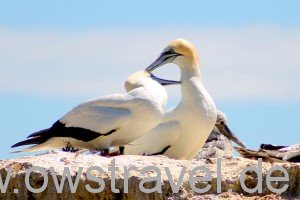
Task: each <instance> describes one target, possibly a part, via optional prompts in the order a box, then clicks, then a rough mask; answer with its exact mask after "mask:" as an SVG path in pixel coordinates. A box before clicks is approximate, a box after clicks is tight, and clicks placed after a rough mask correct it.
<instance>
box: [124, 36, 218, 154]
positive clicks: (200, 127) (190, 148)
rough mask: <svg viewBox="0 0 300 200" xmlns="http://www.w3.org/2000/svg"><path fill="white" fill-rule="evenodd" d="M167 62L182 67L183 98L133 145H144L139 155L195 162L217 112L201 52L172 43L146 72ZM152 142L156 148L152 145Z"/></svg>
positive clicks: (186, 44) (187, 44)
mask: <svg viewBox="0 0 300 200" xmlns="http://www.w3.org/2000/svg"><path fill="white" fill-rule="evenodd" d="M167 63H174V64H176V65H177V66H178V67H179V68H180V71H181V79H180V80H181V93H182V99H181V101H180V102H179V104H178V105H177V106H176V107H175V108H173V109H171V110H168V111H167V112H166V113H165V115H164V118H163V120H162V122H161V123H160V124H159V125H158V126H157V127H155V128H154V129H152V130H151V131H150V132H149V133H148V134H147V135H145V136H144V137H143V138H139V139H138V141H135V142H134V143H135V144H136V145H138V144H137V143H138V142H143V144H145V145H144V146H145V147H146V151H145V148H144V147H142V148H140V149H137V152H138V154H147V155H149V154H152V155H153V154H163V155H165V156H168V157H170V158H175V159H193V158H194V157H195V156H196V154H197V153H198V151H199V150H200V149H201V148H202V147H203V145H204V143H205V141H206V139H207V138H208V136H209V134H210V133H211V131H212V130H213V127H214V126H215V123H216V119H217V110H216V107H215V104H214V102H213V100H212V98H211V97H210V95H209V94H208V92H207V91H206V89H205V87H204V85H203V82H202V78H201V75H200V67H199V58H198V53H197V51H196V48H195V47H194V46H193V45H192V44H191V43H190V42H188V41H186V40H183V39H177V40H174V41H172V42H170V43H169V45H168V46H167V47H166V48H165V49H164V50H163V52H162V53H161V55H160V56H159V57H158V59H157V60H156V61H154V63H152V64H151V65H150V66H149V67H148V68H147V69H146V70H147V71H149V72H151V71H153V70H154V69H156V68H158V67H160V66H162V65H164V64H167ZM151 135H155V136H154V137H152V136H151ZM153 138H156V139H153ZM147 140H148V141H147ZM153 143H154V144H155V145H154V146H155V148H153V145H151V144H153ZM136 145H134V144H130V145H127V146H126V147H125V151H124V154H131V152H130V148H131V147H134V146H136ZM141 146H142V145H140V147H141ZM127 147H129V148H127ZM134 154H135V153H134Z"/></svg>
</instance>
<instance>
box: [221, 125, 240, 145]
mask: <svg viewBox="0 0 300 200" xmlns="http://www.w3.org/2000/svg"><path fill="white" fill-rule="evenodd" d="M216 127H217V128H218V129H219V131H220V132H221V133H222V134H223V135H224V136H225V137H227V138H228V139H229V140H231V141H233V142H235V143H236V144H238V145H239V146H241V147H244V148H246V145H245V144H244V143H243V142H241V141H240V140H239V139H238V138H237V137H236V136H235V135H234V133H233V132H232V131H231V130H230V129H229V127H228V126H227V125H226V124H225V123H222V124H219V123H216Z"/></svg>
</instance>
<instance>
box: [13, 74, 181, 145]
mask: <svg viewBox="0 0 300 200" xmlns="http://www.w3.org/2000/svg"><path fill="white" fill-rule="evenodd" d="M177 83H178V82H177V81H169V80H164V79H159V78H157V77H155V76H154V75H152V74H150V73H148V72H146V71H141V72H137V73H134V74H132V75H131V76H130V77H129V78H128V79H127V80H126V82H125V88H126V90H127V91H128V92H127V93H125V94H113V95H108V96H103V97H100V98H96V99H92V100H89V101H87V102H85V103H82V104H80V105H78V106H76V107H75V108H73V109H72V110H71V111H69V112H68V113H67V114H65V115H64V116H63V117H62V118H61V119H59V120H58V121H56V122H55V123H54V124H53V125H52V126H51V127H50V128H48V129H44V130H41V131H38V132H35V133H33V134H31V135H29V136H28V137H27V139H26V140H24V141H21V142H19V143H16V144H15V145H13V146H12V147H18V146H22V145H34V146H31V147H29V148H27V149H24V150H23V151H38V150H45V149H53V148H66V149H71V150H72V149H73V150H75V149H81V148H86V149H100V150H106V149H108V148H109V147H112V146H123V145H125V144H128V143H130V142H132V141H134V140H135V139H136V138H138V137H140V136H142V135H143V134H145V133H147V132H148V131H150V130H151V129H152V128H154V127H155V126H156V125H157V124H159V122H160V121H161V119H162V117H163V113H164V109H165V106H166V101H167V93H166V90H165V88H164V87H163V86H162V85H171V84H177Z"/></svg>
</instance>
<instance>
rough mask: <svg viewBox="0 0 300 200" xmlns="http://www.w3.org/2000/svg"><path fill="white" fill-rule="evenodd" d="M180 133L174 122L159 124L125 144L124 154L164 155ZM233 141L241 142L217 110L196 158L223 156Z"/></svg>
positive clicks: (228, 150)
mask: <svg viewBox="0 0 300 200" xmlns="http://www.w3.org/2000/svg"><path fill="white" fill-rule="evenodd" d="M163 120H164V119H163ZM179 135H180V131H179V127H178V125H177V124H176V122H174V121H171V122H166V123H162V124H159V125H158V126H157V127H156V128H154V129H153V130H151V131H150V132H148V133H147V134H145V135H143V136H141V137H140V138H138V139H136V140H135V141H133V142H131V143H130V144H129V145H126V146H125V150H124V154H128V155H164V153H165V152H166V150H167V148H168V147H170V146H172V145H174V143H175V142H176V141H177V139H178V137H179ZM230 141H233V142H235V143H236V144H238V145H240V146H241V147H246V145H245V144H244V143H243V142H241V141H240V140H239V139H238V138H237V137H236V136H235V135H234V133H233V132H232V131H231V130H230V129H229V127H228V125H227V117H226V115H225V114H224V113H222V112H221V111H219V110H218V111H217V121H216V124H215V126H214V128H213V130H212V132H211V134H210V135H209V137H208V138H207V140H206V142H205V144H204V146H203V148H202V149H201V150H200V151H199V152H198V153H197V155H196V157H195V158H196V159H203V158H212V157H215V158H217V157H223V156H225V155H226V156H229V155H231V154H232V145H231V142H230Z"/></svg>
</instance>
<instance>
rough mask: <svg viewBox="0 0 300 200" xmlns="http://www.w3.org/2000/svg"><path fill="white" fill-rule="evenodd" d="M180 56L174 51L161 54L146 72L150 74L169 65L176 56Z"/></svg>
mask: <svg viewBox="0 0 300 200" xmlns="http://www.w3.org/2000/svg"><path fill="white" fill-rule="evenodd" d="M180 55H182V54H179V53H176V52H175V51H174V50H172V51H170V50H169V51H166V52H163V53H161V54H160V56H159V57H158V58H157V59H156V60H155V61H154V62H153V63H152V64H151V65H149V66H148V67H147V68H146V71H147V72H152V71H153V70H155V69H157V68H159V67H160V66H162V65H164V64H167V63H171V62H172V61H173V60H174V59H175V58H176V57H177V56H180Z"/></svg>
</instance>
